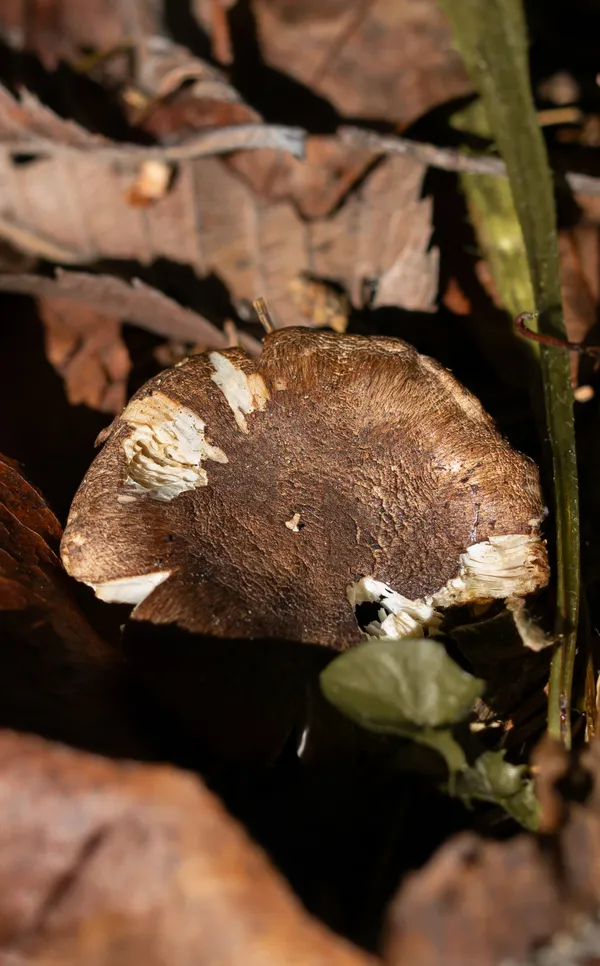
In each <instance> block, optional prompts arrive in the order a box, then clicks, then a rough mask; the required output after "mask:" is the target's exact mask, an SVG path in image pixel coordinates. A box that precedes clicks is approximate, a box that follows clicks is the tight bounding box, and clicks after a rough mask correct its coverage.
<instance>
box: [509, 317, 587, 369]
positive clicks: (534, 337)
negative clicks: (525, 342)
mask: <svg viewBox="0 0 600 966" xmlns="http://www.w3.org/2000/svg"><path fill="white" fill-rule="evenodd" d="M536 318H537V313H535V312H521V314H520V315H518V316H517V318H516V319H515V329H516V330H517V332H519V333H520V334H521V335H523V336H525V338H526V339H530V340H531V342H539V343H540V344H541V345H551V346H554V347H555V348H557V349H565V350H566V351H567V352H578V353H579V354H580V355H584V356H591V357H592V359H597V358H598V356H599V355H600V346H597V345H583V343H581V342H569V340H568V339H559V338H557V336H555V335H547V334H546V333H543V332H535V331H534V330H533V329H530V328H529V327H528V326H527V325H525V323H526V322H529V321H531V320H533V319H536Z"/></svg>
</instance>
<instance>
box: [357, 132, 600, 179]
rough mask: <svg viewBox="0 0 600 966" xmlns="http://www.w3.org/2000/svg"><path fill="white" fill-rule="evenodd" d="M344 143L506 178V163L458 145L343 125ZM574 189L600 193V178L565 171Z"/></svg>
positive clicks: (467, 171) (455, 169)
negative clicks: (458, 148) (448, 145)
mask: <svg viewBox="0 0 600 966" xmlns="http://www.w3.org/2000/svg"><path fill="white" fill-rule="evenodd" d="M338 133H339V136H340V138H341V140H342V143H344V144H347V145H348V146H350V147H364V148H372V149H373V150H374V151H380V152H381V153H382V154H402V155H404V156H405V157H410V158H416V159H417V160H418V161H422V162H423V164H426V165H428V166H429V167H431V168H440V169H441V170H442V171H456V172H459V173H465V174H490V175H493V176H494V177H496V178H506V177H508V176H507V173H506V165H505V164H504V161H502V160H501V159H500V158H493V157H486V156H485V155H482V154H467V153H465V152H463V151H459V150H457V149H456V148H439V147H437V145H435V144H425V143H423V142H421V141H412V140H411V139H410V138H401V137H395V136H394V135H391V134H377V133H376V132H375V131H365V130H363V128H356V127H342V128H340V129H339V131H338ZM565 179H566V181H567V184H568V185H569V187H570V188H571V189H572V191H574V192H577V193H579V194H584V195H600V178H594V177H592V176H591V175H588V174H579V173H578V172H574V171H568V172H567V173H566V174H565Z"/></svg>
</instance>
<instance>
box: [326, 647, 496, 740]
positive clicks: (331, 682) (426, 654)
mask: <svg viewBox="0 0 600 966" xmlns="http://www.w3.org/2000/svg"><path fill="white" fill-rule="evenodd" d="M321 688H322V690H323V693H324V694H325V697H326V698H327V699H328V700H329V701H330V702H331V704H333V705H334V706H335V707H336V708H338V710H339V711H342V712H343V713H344V714H346V715H347V716H348V717H350V718H352V719H353V720H354V721H357V722H358V723H359V724H362V725H363V726H364V727H366V728H371V729H374V730H377V731H389V732H392V733H393V732H396V733H398V732H399V731H402V732H403V733H405V732H406V729H407V726H408V727H409V728H412V729H414V728H415V727H416V728H426V727H429V728H441V727H444V726H448V725H453V724H455V723H456V722H458V721H461V720H462V719H463V718H465V717H466V715H467V714H468V713H469V711H470V709H471V707H472V705H473V702H474V701H475V699H476V698H478V697H479V696H480V695H481V694H482V693H483V689H484V682H483V681H480V680H479V679H478V678H475V677H473V676H472V675H471V674H468V673H467V672H466V671H463V670H462V668H460V667H459V666H458V664H456V663H455V662H454V661H453V660H452V658H450V657H448V655H447V653H446V651H445V649H444V647H443V646H442V645H441V644H439V643H438V642H437V641H434V640H432V639H431V638H409V639H403V640H394V641H386V640H381V641H374V642H372V643H368V644H362V645H359V647H356V648H353V650H351V651H347V652H346V653H345V654H341V655H340V657H338V658H336V660H335V661H332V662H331V664H329V665H328V666H327V667H326V668H325V670H324V671H323V672H322V673H321Z"/></svg>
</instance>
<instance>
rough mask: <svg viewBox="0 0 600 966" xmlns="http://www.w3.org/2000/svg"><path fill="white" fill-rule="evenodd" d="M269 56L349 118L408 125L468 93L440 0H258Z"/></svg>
mask: <svg viewBox="0 0 600 966" xmlns="http://www.w3.org/2000/svg"><path fill="white" fill-rule="evenodd" d="M252 6H253V10H254V12H255V15H256V20H257V26H258V34H259V42H260V46H261V52H262V56H263V58H264V60H265V62H266V63H267V64H268V65H269V66H271V67H275V68H276V69H278V70H280V71H282V72H283V73H284V74H288V75H291V76H292V77H294V78H295V79H296V80H298V81H300V82H301V83H302V84H304V85H305V86H306V87H309V88H310V89H311V90H312V91H313V92H315V93H317V94H319V95H320V96H321V97H324V98H326V99H327V100H328V101H329V102H330V103H331V104H333V106H334V107H335V108H336V109H337V110H338V111H339V113H340V114H342V115H343V116H344V117H346V118H366V119H369V120H372V119H373V118H377V119H381V120H386V121H393V122H395V123H396V124H398V125H402V126H405V125H407V124H410V123H411V122H412V121H414V120H416V118H418V117H421V115H423V114H425V113H426V112H427V111H429V110H431V108H432V107H436V106H437V105H438V104H442V103H444V102H445V101H449V100H451V99H452V98H455V97H460V96H462V95H464V94H468V93H469V92H470V89H471V87H470V84H469V81H468V79H467V77H466V74H465V71H464V68H463V65H462V62H461V59H460V56H459V55H458V53H457V51H456V50H455V48H454V45H453V41H452V35H451V32H450V28H449V25H448V22H447V20H446V17H445V16H444V14H443V13H442V11H441V10H440V8H439V6H438V4H437V3H436V2H435V0H380V2H378V3H373V2H370V0H350V2H349V0H318V2H315V0H254V2H253V4H252Z"/></svg>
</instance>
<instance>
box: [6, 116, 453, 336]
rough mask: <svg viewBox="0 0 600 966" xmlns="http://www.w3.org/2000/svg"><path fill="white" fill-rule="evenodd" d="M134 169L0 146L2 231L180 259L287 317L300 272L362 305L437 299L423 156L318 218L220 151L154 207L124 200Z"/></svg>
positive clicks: (186, 169)
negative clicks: (19, 160) (17, 157)
mask: <svg viewBox="0 0 600 966" xmlns="http://www.w3.org/2000/svg"><path fill="white" fill-rule="evenodd" d="M65 123H67V122H65ZM217 133H218V131H217ZM211 136H212V134H211ZM136 173H137V162H135V163H134V161H133V160H132V162H131V166H130V167H128V166H127V164H121V165H119V166H118V168H117V167H116V166H113V165H110V164H108V163H105V162H104V161H102V160H100V159H99V158H97V157H95V156H94V155H93V153H91V154H89V155H87V154H86V155H84V156H80V155H78V156H76V157H75V156H73V157H69V159H68V160H67V159H65V158H63V157H52V158H43V159H39V160H36V161H33V162H31V163H29V164H27V165H21V166H19V167H15V166H14V165H13V162H12V160H11V158H10V157H9V156H8V154H4V155H3V154H1V153H0V203H1V206H2V212H3V221H4V223H5V224H4V226H3V224H2V221H0V235H2V233H4V234H6V232H7V231H9V233H10V234H11V237H13V236H14V231H15V227H18V228H19V229H21V234H20V237H21V243H22V245H23V246H24V247H26V248H27V245H28V244H29V249H30V248H31V247H33V248H34V249H35V250H36V251H38V250H39V246H40V244H41V243H42V242H44V243H45V242H47V241H48V240H51V241H52V243H53V245H54V246H59V247H60V249H61V250H63V251H66V252H67V258H69V259H70V260H71V261H74V260H76V261H78V262H79V263H81V264H85V263H86V262H91V261H95V260H98V259H102V258H118V259H136V260H138V261H140V262H142V263H143V264H148V263H150V262H152V261H154V260H156V259H159V258H166V259H170V260H172V261H174V262H176V263H182V262H183V263H185V264H188V265H190V266H191V267H192V268H193V269H194V271H195V272H196V274H198V275H199V276H201V277H206V276H208V275H211V274H214V275H216V276H217V277H218V278H219V279H221V280H222V281H223V282H224V284H225V285H226V286H227V288H228V289H229V292H230V295H231V298H232V301H233V302H234V304H235V305H236V306H237V307H238V310H239V312H240V313H241V314H242V315H243V314H244V307H246V314H247V306H248V304H249V303H252V302H253V301H254V300H255V299H256V298H258V297H260V296H263V297H264V298H265V300H266V301H267V304H268V306H269V309H270V311H271V313H272V314H273V316H274V318H275V319H276V320H277V323H278V325H293V324H296V323H297V321H298V313H297V308H296V306H295V304H294V300H293V298H292V295H291V292H290V290H289V286H290V283H291V282H293V280H294V279H296V278H297V277H298V276H299V275H300V274H303V273H306V274H309V275H311V276H312V277H315V278H319V279H329V280H333V281H335V282H337V283H339V284H340V285H341V286H343V287H344V288H345V289H346V291H347V292H348V294H349V295H350V298H351V300H352V303H353V304H354V305H355V306H358V307H361V306H363V305H364V304H365V301H368V297H367V296H366V291H365V290H368V291H369V292H370V291H371V290H372V288H373V286H374V287H375V288H377V285H378V284H380V285H381V289H380V292H379V293H378V294H377V295H376V304H378V305H390V304H391V305H396V306H399V307H402V308H407V309H412V310H428V309H430V308H431V306H432V305H433V303H434V299H435V295H436V292H437V277H438V271H437V265H438V262H437V258H438V256H437V252H436V251H435V250H433V251H428V246H429V240H430V235H431V201H430V199H423V200H421V199H420V193H421V187H422V182H423V177H424V173H425V168H424V167H423V166H422V165H421V164H420V162H418V161H414V160H413V159H410V158H390V159H388V160H386V161H385V162H382V163H381V164H380V165H379V166H378V167H377V168H376V169H375V170H374V171H373V172H371V173H370V174H369V175H368V177H367V178H366V179H365V180H364V182H363V183H362V184H361V186H360V189H358V190H357V191H355V192H353V193H352V194H351V196H350V197H349V198H348V200H347V202H346V203H345V204H344V205H343V206H342V208H341V209H340V210H339V211H337V212H335V213H334V214H333V215H331V216H330V217H329V218H327V219H323V220H319V221H311V222H307V221H306V220H305V219H303V218H301V217H300V216H299V215H298V213H297V211H296V209H295V207H294V205H293V204H292V203H291V202H288V201H281V202H277V203H274V204H265V202H264V201H262V200H261V199H260V198H258V197H256V195H255V194H254V192H253V191H252V190H251V189H250V188H248V187H247V186H246V185H245V184H243V183H242V182H241V181H240V179H239V178H238V177H237V176H236V175H235V174H234V173H232V172H231V171H229V170H227V169H226V167H225V166H224V165H223V164H222V163H221V162H219V161H218V160H216V159H214V158H206V159H202V160H195V161H190V162H187V163H185V164H181V165H180V166H179V170H178V174H177V177H176V178H175V181H174V184H173V186H172V188H171V190H169V191H168V192H167V194H166V195H165V196H164V197H163V198H161V199H160V200H158V201H156V202H155V204H153V205H152V207H150V208H147V209H141V210H140V209H136V208H132V207H131V206H129V205H127V203H126V201H125V195H126V192H127V191H128V189H129V188H130V185H131V181H132V179H133V178H134V177H135V174H136ZM319 204H320V202H319ZM25 231H26V232H28V233H29V237H30V239H33V241H29V243H27V235H26V234H24V232H25ZM29 249H28V250H29ZM59 254H60V253H59ZM46 257H48V256H46ZM55 257H58V256H56V255H55ZM58 260H59V261H60V260H62V257H58Z"/></svg>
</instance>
